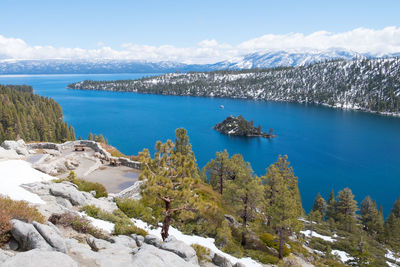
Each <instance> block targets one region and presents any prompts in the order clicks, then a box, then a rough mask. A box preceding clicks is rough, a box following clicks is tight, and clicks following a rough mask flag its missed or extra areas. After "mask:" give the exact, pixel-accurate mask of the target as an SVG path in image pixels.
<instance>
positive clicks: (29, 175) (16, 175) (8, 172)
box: [0, 160, 54, 204]
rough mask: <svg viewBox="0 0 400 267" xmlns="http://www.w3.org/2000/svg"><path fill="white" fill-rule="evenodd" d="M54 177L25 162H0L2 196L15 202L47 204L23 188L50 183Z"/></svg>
mask: <svg viewBox="0 0 400 267" xmlns="http://www.w3.org/2000/svg"><path fill="white" fill-rule="evenodd" d="M52 179H54V177H52V176H50V175H47V174H45V173H43V172H40V171H38V170H35V169H34V168H32V165H31V164H30V163H29V162H26V161H23V160H7V161H1V162H0V194H1V195H6V196H9V197H10V198H11V199H14V200H25V201H28V202H30V203H37V204H45V202H44V201H43V200H42V199H41V198H40V197H39V196H38V195H35V194H33V193H31V192H29V191H27V190H25V189H23V188H22V187H20V185H21V184H29V183H34V182H40V181H49V180H52Z"/></svg>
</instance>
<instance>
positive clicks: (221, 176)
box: [219, 164, 224, 195]
mask: <svg viewBox="0 0 400 267" xmlns="http://www.w3.org/2000/svg"><path fill="white" fill-rule="evenodd" d="M223 167H224V165H223V164H221V168H220V169H219V193H220V194H221V195H222V192H223V191H224V170H223Z"/></svg>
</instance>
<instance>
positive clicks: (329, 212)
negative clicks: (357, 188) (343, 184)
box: [326, 189, 336, 224]
mask: <svg viewBox="0 0 400 267" xmlns="http://www.w3.org/2000/svg"><path fill="white" fill-rule="evenodd" d="M326 220H327V221H329V222H330V224H332V223H334V222H335V221H336V199H335V194H334V192H333V189H331V193H330V195H329V200H328V204H327V206H326Z"/></svg>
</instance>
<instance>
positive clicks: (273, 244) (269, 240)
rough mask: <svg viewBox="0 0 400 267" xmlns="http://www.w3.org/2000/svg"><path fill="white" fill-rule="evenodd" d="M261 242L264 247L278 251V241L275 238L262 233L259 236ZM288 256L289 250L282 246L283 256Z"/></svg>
mask: <svg viewBox="0 0 400 267" xmlns="http://www.w3.org/2000/svg"><path fill="white" fill-rule="evenodd" d="M260 239H261V241H263V242H264V243H265V245H266V246H268V247H270V248H274V249H276V251H279V240H278V239H277V238H275V237H274V236H273V235H271V234H270V233H263V234H261V235H260ZM289 254H290V249H289V248H288V246H286V244H285V245H284V246H283V256H284V257H287V256H289Z"/></svg>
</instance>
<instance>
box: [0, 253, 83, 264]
mask: <svg viewBox="0 0 400 267" xmlns="http://www.w3.org/2000/svg"><path fill="white" fill-rule="evenodd" d="M1 266H2V267H16V266H19V267H28V266H40V267H54V266H60V267H78V264H77V263H76V262H75V261H74V260H73V259H72V258H71V257H69V256H68V255H65V254H63V253H60V252H56V251H41V250H38V249H34V250H30V251H27V252H21V253H18V254H16V255H15V256H13V257H10V258H8V259H7V260H5V261H4V262H3V263H1Z"/></svg>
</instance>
